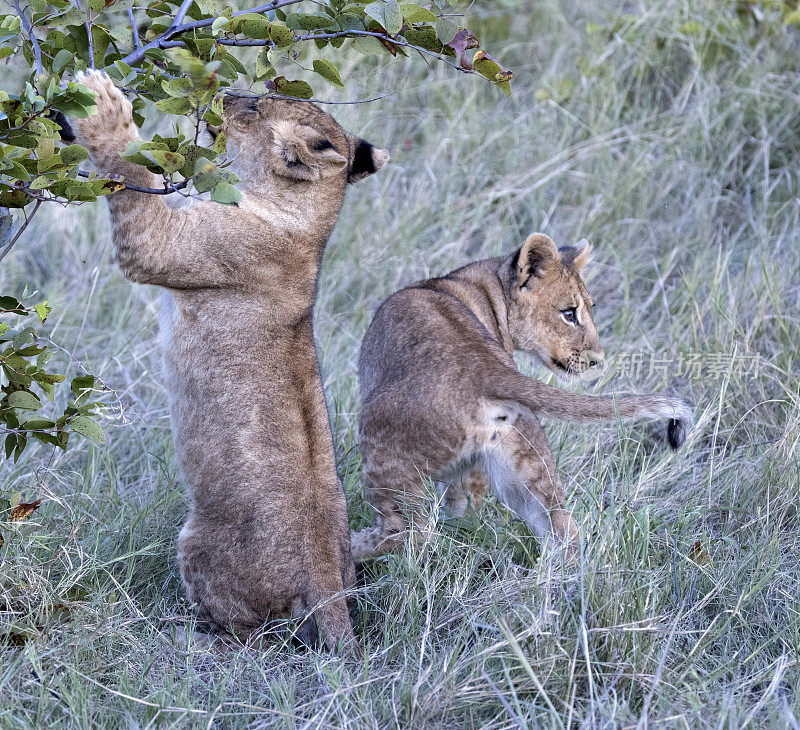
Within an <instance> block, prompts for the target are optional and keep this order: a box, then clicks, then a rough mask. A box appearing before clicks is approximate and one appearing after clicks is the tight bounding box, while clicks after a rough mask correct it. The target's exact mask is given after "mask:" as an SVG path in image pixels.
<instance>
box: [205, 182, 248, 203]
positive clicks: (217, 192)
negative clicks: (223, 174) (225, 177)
mask: <svg viewBox="0 0 800 730" xmlns="http://www.w3.org/2000/svg"><path fill="white" fill-rule="evenodd" d="M241 199H242V194H241V193H240V192H239V191H238V190H237V189H236V188H235V187H233V185H231V184H230V183H226V182H220V183H218V184H217V185H215V186H214V187H213V188H212V189H211V200H213V201H214V202H215V203H221V204H222V205H237V204H238V203H239V201H240V200H241Z"/></svg>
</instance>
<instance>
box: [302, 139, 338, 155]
mask: <svg viewBox="0 0 800 730" xmlns="http://www.w3.org/2000/svg"><path fill="white" fill-rule="evenodd" d="M308 146H309V147H310V148H311V149H312V150H314V152H322V151H323V150H332V149H333V145H332V144H331V143H330V142H329V141H328V140H327V139H317V140H314V141H313V142H312V143H311V144H310V145H308Z"/></svg>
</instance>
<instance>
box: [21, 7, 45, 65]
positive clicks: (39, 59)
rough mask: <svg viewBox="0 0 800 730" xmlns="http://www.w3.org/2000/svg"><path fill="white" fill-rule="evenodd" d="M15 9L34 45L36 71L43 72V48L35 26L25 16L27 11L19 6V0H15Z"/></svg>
mask: <svg viewBox="0 0 800 730" xmlns="http://www.w3.org/2000/svg"><path fill="white" fill-rule="evenodd" d="M14 10H16V11H17V15H19V19H20V22H21V23H22V27H23V28H25V32H26V33H27V34H28V38H29V39H30V42H31V45H32V46H33V61H34V63H35V64H36V72H37V73H38V74H43V73H44V66H42V49H41V48H40V47H39V41H38V40H37V39H36V36H35V35H34V32H33V26H32V25H31V23H30V22H29V21H28V19H27V18H26V17H25V13H23V12H22V8H20V6H19V0H14Z"/></svg>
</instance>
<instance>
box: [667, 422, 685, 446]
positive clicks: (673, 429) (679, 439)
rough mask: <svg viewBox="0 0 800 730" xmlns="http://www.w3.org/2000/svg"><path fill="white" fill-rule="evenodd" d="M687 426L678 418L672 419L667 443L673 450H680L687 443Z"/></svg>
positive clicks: (668, 427) (669, 424) (668, 428)
mask: <svg viewBox="0 0 800 730" xmlns="http://www.w3.org/2000/svg"><path fill="white" fill-rule="evenodd" d="M686 430H687V429H686V424H685V423H684V422H683V421H680V420H678V419H677V418H670V419H669V423H668V424H667V441H669V445H670V446H671V447H672V448H673V449H676V450H677V449H679V448H680V447H681V446H683V442H684V441H686Z"/></svg>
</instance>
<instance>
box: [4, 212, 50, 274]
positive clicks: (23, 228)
mask: <svg viewBox="0 0 800 730" xmlns="http://www.w3.org/2000/svg"><path fill="white" fill-rule="evenodd" d="M41 204H42V201H41V200H37V201H36V205H35V206H34V207H33V210H32V211H31V214H30V215H28V214H27V213H26V212H25V209H24V208H23V210H22V214H23V215H24V216H25V222H24V223H23V224H22V225H21V226H20V228H19V230H18V231H17V235H16V236H14V238H12V239H11V242H10V243H9V244H8V246H6V247H5V248H4V249H3V250H2V251H0V261H2V260H3V259H4V258H5V257H6V255H7V254H8V252H9V251H11V249H12V248H14V244H15V243H16V242H17V239H18V238H19V237H20V236H21V235H22V233H23V231H24V230H25V229H26V228H27V227H28V225H29V224H30V222H31V221H32V220H33V216H35V215H36V211H37V210H39V206H40V205H41Z"/></svg>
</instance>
